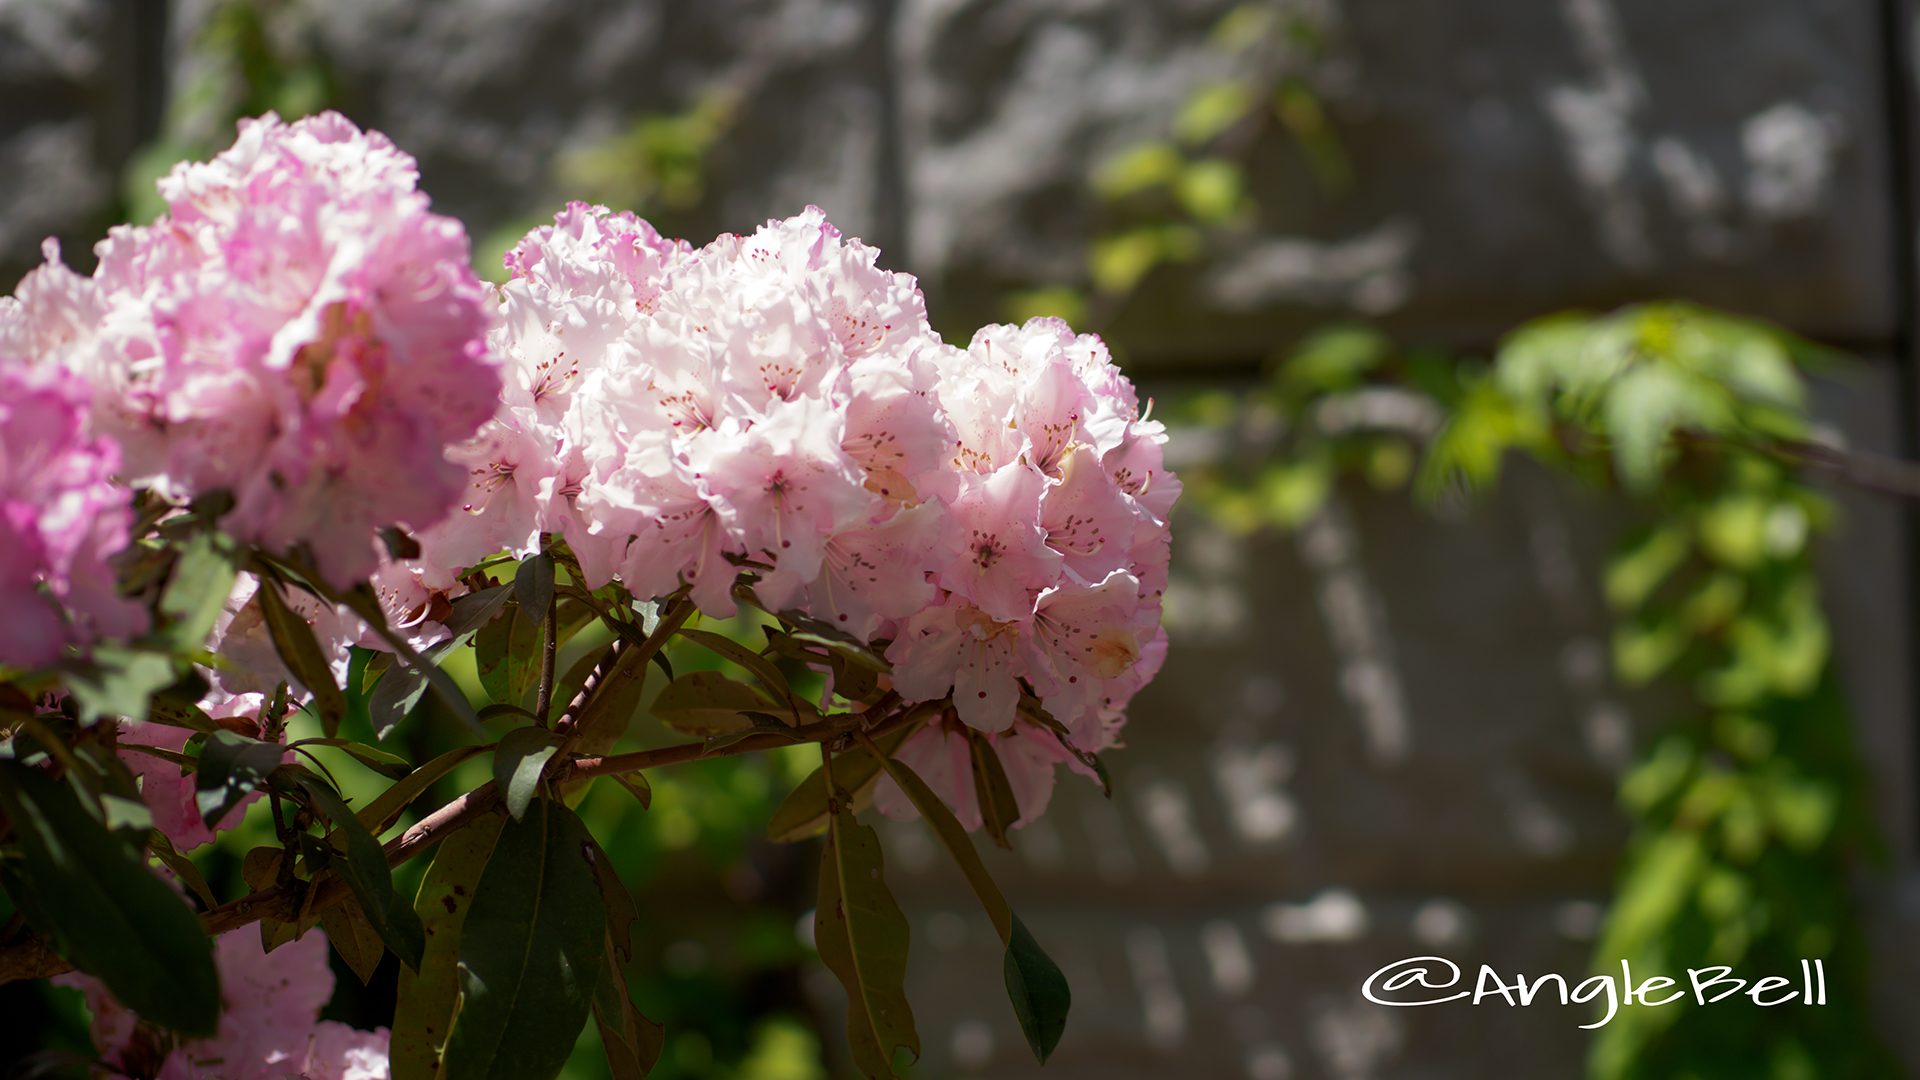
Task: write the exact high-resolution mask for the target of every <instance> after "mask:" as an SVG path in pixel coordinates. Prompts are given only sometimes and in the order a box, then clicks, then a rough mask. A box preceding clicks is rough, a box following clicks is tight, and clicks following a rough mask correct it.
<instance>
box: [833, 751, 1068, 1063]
mask: <svg viewBox="0 0 1920 1080" xmlns="http://www.w3.org/2000/svg"><path fill="white" fill-rule="evenodd" d="M863 741H864V742H865V744H866V746H867V747H868V748H869V749H870V750H871V749H874V744H873V742H872V741H871V740H863ZM881 767H882V768H884V769H885V770H886V772H887V775H888V776H889V777H891V778H892V779H893V782H894V783H896V784H899V785H900V790H902V791H903V792H905V793H906V796H907V799H908V800H909V801H911V802H912V803H913V807H914V809H916V810H918V811H920V816H921V817H922V818H924V819H925V820H926V822H927V824H928V825H929V826H930V827H931V828H932V829H933V832H934V835H935V836H936V837H938V838H939V840H940V843H941V845H942V846H943V847H945V848H946V849H947V852H948V854H950V855H952V856H953V861H954V862H955V863H956V864H957V865H958V866H959V867H960V873H961V874H962V875H963V876H965V877H966V879H967V884H968V885H970V886H972V887H973V894H974V895H975V896H977V897H979V898H980V906H981V907H983V908H985V909H986V912H987V919H988V920H989V921H990V922H992V923H993V930H994V933H996V934H999V935H1000V941H1001V943H1002V944H1003V945H1005V946H1006V947H1007V949H1006V954H1005V957H1004V959H1003V962H1002V965H1001V966H1002V971H1003V974H1004V976H1005V978H1006V983H1007V998H1008V1000H1010V1001H1011V1002H1012V1003H1013V1012H1014V1016H1015V1017H1017V1018H1018V1019H1019V1021H1020V1031H1021V1033H1022V1034H1024V1035H1026V1037H1027V1045H1028V1046H1029V1047H1030V1048H1032V1050H1033V1056H1034V1057H1035V1058H1038V1059H1039V1061H1040V1063H1041V1064H1042V1065H1044V1064H1046V1063H1047V1058H1048V1056H1050V1055H1051V1054H1052V1053H1053V1050H1054V1047H1056V1046H1058V1045H1060V1036H1061V1034H1062V1033H1063V1032H1065V1031H1066V1027H1067V1010H1068V1009H1069V1007H1070V1006H1071V1005H1072V1004H1073V996H1072V993H1071V991H1070V990H1069V989H1068V987H1067V977H1066V976H1065V975H1064V974H1062V973H1061V971H1060V968H1059V966H1058V965H1056V964H1055V963H1054V962H1053V959H1052V958H1051V957H1049V956H1048V955H1047V954H1046V951H1045V950H1043V949H1041V948H1040V945H1039V943H1038V942H1036V941H1034V940H1033V935H1032V934H1030V933H1028V932H1027V928H1026V926H1025V925H1024V924H1022V923H1021V922H1020V917H1019V916H1018V915H1015V914H1014V912H1013V908H1012V907H1011V906H1009V905H1008V904H1007V898H1006V897H1005V896H1004V895H1003V894H1002V893H1001V892H1000V886H999V885H997V884H995V882H994V880H993V875H992V874H990V873H988V872H987V866H986V864H985V863H984V862H981V861H980V852H979V851H978V850H976V849H975V848H974V846H973V841H972V840H971V839H969V838H968V836H967V830H966V829H965V828H963V827H962V826H961V824H960V822H959V820H958V819H957V818H955V817H954V816H953V811H952V810H950V809H948V808H947V804H946V803H944V802H941V801H940V797H939V796H937V795H935V794H934V793H933V790H932V789H931V788H929V787H927V785H926V782H925V781H923V780H921V779H920V777H919V775H918V774H916V773H915V772H914V771H913V770H912V769H911V768H909V767H908V766H907V764H906V763H905V762H903V761H900V760H898V759H896V758H893V757H887V758H884V759H883V760H882V761H881Z"/></svg>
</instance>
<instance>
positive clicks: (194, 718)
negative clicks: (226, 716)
mask: <svg viewBox="0 0 1920 1080" xmlns="http://www.w3.org/2000/svg"><path fill="white" fill-rule="evenodd" d="M147 719H148V720H151V721H153V722H154V723H156V724H165V725H167V726H168V727H177V728H186V729H187V730H188V731H200V732H207V731H212V730H214V729H215V728H217V727H219V726H220V724H219V722H218V721H216V720H214V719H213V717H211V716H208V715H207V713H206V710H204V709H202V708H201V707H200V706H198V705H196V704H194V703H193V702H191V701H183V700H181V699H179V698H176V697H173V696H172V695H171V694H161V695H159V696H157V697H155V698H154V699H153V701H152V702H151V704H149V705H148V707H147Z"/></svg>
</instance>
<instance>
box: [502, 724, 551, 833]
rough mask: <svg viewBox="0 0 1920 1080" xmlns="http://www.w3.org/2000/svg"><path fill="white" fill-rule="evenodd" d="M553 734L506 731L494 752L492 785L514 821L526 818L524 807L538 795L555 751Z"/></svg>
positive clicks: (530, 729)
mask: <svg viewBox="0 0 1920 1080" xmlns="http://www.w3.org/2000/svg"><path fill="white" fill-rule="evenodd" d="M558 749H559V747H558V746H555V745H554V742H553V732H551V731H548V730H547V729H545V728H537V727H524V728H517V729H515V730H513V731H509V732H507V734H506V737H505V738H503V739H501V740H500V745H498V746H496V747H494V750H493V782H494V784H495V786H497V787H498V788H499V789H500V794H501V796H502V799H503V801H505V803H506V805H507V814H508V815H509V816H511V817H512V818H513V820H515V821H519V820H520V819H521V818H522V817H525V816H526V813H527V804H529V803H531V802H532V801H533V797H534V796H535V795H537V794H539V793H540V778H541V777H542V776H543V775H544V774H545V773H546V768H547V762H548V761H550V760H552V759H553V754H554V751H555V750H558Z"/></svg>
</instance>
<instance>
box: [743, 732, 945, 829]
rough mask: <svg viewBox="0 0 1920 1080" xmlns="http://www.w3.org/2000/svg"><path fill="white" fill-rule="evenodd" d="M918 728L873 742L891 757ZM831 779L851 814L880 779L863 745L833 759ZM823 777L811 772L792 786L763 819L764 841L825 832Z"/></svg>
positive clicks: (870, 795) (870, 798) (864, 802)
mask: <svg viewBox="0 0 1920 1080" xmlns="http://www.w3.org/2000/svg"><path fill="white" fill-rule="evenodd" d="M918 727H919V725H917V724H908V725H906V726H905V727H902V728H899V729H898V730H896V731H891V732H888V733H887V734H885V735H883V736H881V737H880V738H879V739H877V740H875V741H876V742H878V743H879V745H880V748H881V749H882V750H884V751H886V752H887V753H889V754H891V753H893V752H894V751H895V750H897V749H899V747H900V744H901V743H903V742H906V741H907V736H908V735H911V734H912V733H913V732H914V731H915V730H917V729H918ZM833 776H834V779H836V780H838V781H839V782H840V785H841V788H842V790H843V791H845V792H846V793H847V796H848V798H849V799H850V800H851V802H850V805H851V806H852V808H853V810H854V811H855V812H858V811H860V810H864V809H866V807H867V806H868V805H870V804H871V803H872V802H873V788H874V785H875V783H876V782H877V781H878V780H879V779H880V762H879V760H878V759H877V758H875V757H874V756H873V754H872V753H871V752H870V751H869V750H867V748H866V747H864V746H856V747H854V748H853V749H851V750H848V751H846V752H845V753H839V754H835V755H834V756H833ZM828 816H829V815H828V813H827V774H826V770H825V769H815V770H813V771H812V772H811V773H808V774H807V778H806V779H805V780H802V781H800V783H799V784H797V785H795V786H794V789H793V790H792V791H791V792H788V793H787V797H786V798H785V799H782V800H781V801H780V805H779V806H777V807H775V808H774V811H773V816H772V817H770V818H768V819H767V839H769V840H772V841H775V842H777V843H782V844H792V843H797V842H799V841H801V840H807V839H811V838H812V837H815V836H819V835H820V834H821V833H823V832H826V831H827V819H828Z"/></svg>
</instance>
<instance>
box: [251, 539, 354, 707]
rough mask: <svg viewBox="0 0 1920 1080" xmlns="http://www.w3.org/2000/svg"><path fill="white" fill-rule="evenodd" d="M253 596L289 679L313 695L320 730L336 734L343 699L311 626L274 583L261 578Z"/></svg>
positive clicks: (345, 701) (325, 655)
mask: <svg viewBox="0 0 1920 1080" xmlns="http://www.w3.org/2000/svg"><path fill="white" fill-rule="evenodd" d="M254 595H255V596H257V597H258V598H259V600H260V612H261V614H262V615H264V616H265V617H266V623H267V635H268V636H269V637H271V638H272V639H273V648H274V651H275V652H278V653H279V654H280V659H281V661H282V662H283V663H285V664H286V665H287V670H288V671H289V672H291V673H292V674H293V677H294V678H296V679H298V680H300V684H301V685H302V686H304V687H306V689H307V693H309V694H312V695H313V708H314V713H315V715H317V716H319V717H320V727H321V730H323V731H325V732H326V733H327V735H328V736H329V737H331V736H333V735H335V734H337V733H338V732H339V730H340V720H341V718H342V717H344V716H346V715H347V699H346V695H344V694H342V693H341V692H340V688H339V687H338V686H335V685H334V683H333V669H332V667H330V666H329V665H328V663H327V654H326V651H325V650H323V649H321V648H320V642H319V641H318V640H317V639H316V638H315V637H314V636H313V627H312V626H311V625H309V624H308V622H307V620H306V619H304V618H302V617H301V616H300V615H299V614H298V613H297V612H295V611H294V610H293V609H292V608H290V607H288V606H287V601H286V598H285V597H283V596H281V595H280V585H279V583H278V582H276V581H273V580H271V579H268V578H264V577H263V578H261V579H260V589H259V591H258V592H256V593H255V594H254Z"/></svg>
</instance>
